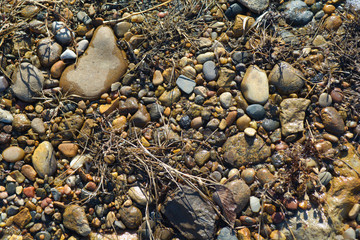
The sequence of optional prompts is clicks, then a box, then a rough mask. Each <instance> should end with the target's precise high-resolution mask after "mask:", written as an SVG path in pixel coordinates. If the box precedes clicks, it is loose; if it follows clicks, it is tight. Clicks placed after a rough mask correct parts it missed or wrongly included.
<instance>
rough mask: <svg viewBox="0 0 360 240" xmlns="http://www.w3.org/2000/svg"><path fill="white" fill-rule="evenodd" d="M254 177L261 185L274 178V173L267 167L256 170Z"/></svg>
mask: <svg viewBox="0 0 360 240" xmlns="http://www.w3.org/2000/svg"><path fill="white" fill-rule="evenodd" d="M256 177H257V178H258V180H259V182H260V183H261V185H264V184H266V183H269V182H272V181H273V180H274V179H275V177H274V175H273V174H272V173H271V172H270V171H269V170H268V169H267V168H261V169H259V170H257V172H256Z"/></svg>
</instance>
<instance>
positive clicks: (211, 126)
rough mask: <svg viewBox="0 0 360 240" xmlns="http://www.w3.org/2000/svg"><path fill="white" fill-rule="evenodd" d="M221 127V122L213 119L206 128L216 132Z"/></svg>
mask: <svg viewBox="0 0 360 240" xmlns="http://www.w3.org/2000/svg"><path fill="white" fill-rule="evenodd" d="M219 125H220V120H219V119H217V118H213V119H211V120H210V121H209V122H208V123H207V124H206V127H208V128H210V129H211V130H215V129H216V128H217V127H218V126H219Z"/></svg>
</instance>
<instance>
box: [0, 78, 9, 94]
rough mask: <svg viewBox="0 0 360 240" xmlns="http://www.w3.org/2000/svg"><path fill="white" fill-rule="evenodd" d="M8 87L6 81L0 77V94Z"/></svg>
mask: <svg viewBox="0 0 360 240" xmlns="http://www.w3.org/2000/svg"><path fill="white" fill-rule="evenodd" d="M8 86H9V82H8V81H7V80H6V78H5V77H4V76H0V93H2V92H3V91H5V90H6V89H7V88H8Z"/></svg>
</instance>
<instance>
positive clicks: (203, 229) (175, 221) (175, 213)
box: [161, 186, 217, 240]
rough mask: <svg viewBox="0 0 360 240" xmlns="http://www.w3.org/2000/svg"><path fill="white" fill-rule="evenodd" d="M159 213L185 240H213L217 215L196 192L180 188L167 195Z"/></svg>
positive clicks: (187, 188) (183, 187)
mask: <svg viewBox="0 0 360 240" xmlns="http://www.w3.org/2000/svg"><path fill="white" fill-rule="evenodd" d="M161 213H162V214H163V215H164V216H165V217H166V218H167V220H168V221H169V222H170V223H171V224H172V225H173V226H174V227H175V228H177V229H178V230H179V232H180V233H181V234H182V235H183V236H184V238H186V239H191V240H192V239H193V240H195V239H196V240H199V239H213V238H214V234H215V230H216V225H215V222H216V218H217V214H216V212H215V210H214V209H213V208H212V206H211V205H210V204H209V203H207V201H205V200H204V199H202V198H201V196H200V194H199V193H198V192H197V191H194V190H193V189H191V188H189V187H187V186H181V188H180V189H178V190H176V191H175V192H174V193H172V194H171V195H169V196H168V197H167V199H166V202H165V204H164V205H163V206H162V208H161Z"/></svg>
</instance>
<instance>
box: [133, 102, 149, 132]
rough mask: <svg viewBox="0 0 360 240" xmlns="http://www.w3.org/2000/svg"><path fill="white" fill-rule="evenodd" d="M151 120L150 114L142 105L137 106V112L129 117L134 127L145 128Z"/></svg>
mask: <svg viewBox="0 0 360 240" xmlns="http://www.w3.org/2000/svg"><path fill="white" fill-rule="evenodd" d="M150 120H151V117H150V114H149V112H148V111H147V109H146V107H145V106H144V105H142V104H140V106H139V110H138V111H137V112H136V113H135V114H134V115H133V116H132V117H131V119H130V121H131V122H133V123H134V125H135V126H136V127H145V126H146V124H148V123H149V122H150Z"/></svg>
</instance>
